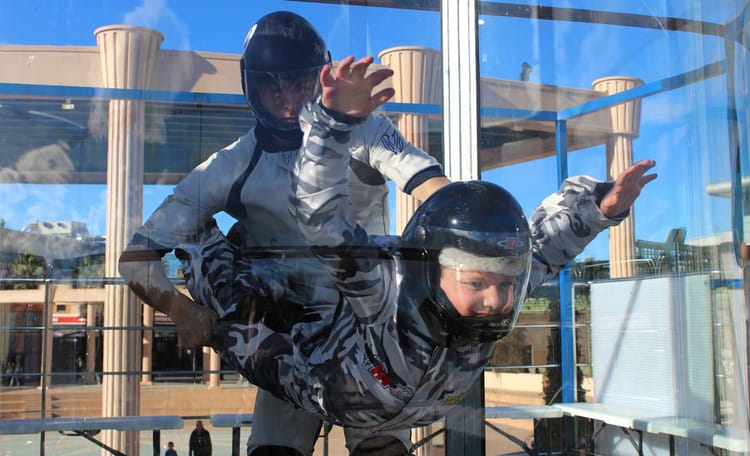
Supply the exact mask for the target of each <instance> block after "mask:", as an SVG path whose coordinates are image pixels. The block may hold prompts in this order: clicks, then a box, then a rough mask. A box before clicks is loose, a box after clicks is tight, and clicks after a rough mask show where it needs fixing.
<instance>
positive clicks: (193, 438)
mask: <svg viewBox="0 0 750 456" xmlns="http://www.w3.org/2000/svg"><path fill="white" fill-rule="evenodd" d="M188 456H211V434H209V432H208V431H207V430H206V429H204V428H203V421H201V420H198V421H196V422H195V429H193V432H191V433H190V450H189V451H188Z"/></svg>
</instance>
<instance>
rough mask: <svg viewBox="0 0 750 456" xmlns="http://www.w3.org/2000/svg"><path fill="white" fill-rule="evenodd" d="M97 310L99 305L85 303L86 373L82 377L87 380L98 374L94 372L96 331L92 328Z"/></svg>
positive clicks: (94, 324)
mask: <svg viewBox="0 0 750 456" xmlns="http://www.w3.org/2000/svg"><path fill="white" fill-rule="evenodd" d="M98 312H99V306H96V305H94V304H92V303H87V304H86V374H85V376H84V378H85V379H86V380H87V381H88V382H93V381H94V379H95V378H98V377H97V376H98V375H99V374H94V372H95V371H96V343H97V342H96V341H97V339H96V333H97V330H96V329H94V327H95V326H96V321H97V318H96V317H97V314H98Z"/></svg>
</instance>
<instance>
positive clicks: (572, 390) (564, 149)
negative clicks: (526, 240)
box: [555, 119, 577, 448]
mask: <svg viewBox="0 0 750 456" xmlns="http://www.w3.org/2000/svg"><path fill="white" fill-rule="evenodd" d="M555 152H556V155H557V184H558V186H559V185H561V184H562V182H563V181H564V180H565V179H567V178H568V121H567V120H562V119H558V120H557V121H556V123H555ZM558 280H559V287H560V385H561V386H560V387H561V388H562V401H563V402H575V401H576V389H577V385H576V358H577V357H576V332H575V329H576V327H575V323H576V321H575V309H574V308H573V284H572V279H571V275H570V266H566V267H565V268H564V269H563V270H561V271H560V273H559V274H558ZM575 435H576V429H575V421H574V418H571V417H564V418H563V448H575V446H576V438H575Z"/></svg>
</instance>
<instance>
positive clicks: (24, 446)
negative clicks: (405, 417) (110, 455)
mask: <svg viewBox="0 0 750 456" xmlns="http://www.w3.org/2000/svg"><path fill="white" fill-rule="evenodd" d="M495 423H496V424H498V422H495ZM186 424H187V423H186ZM519 424H521V426H518V425H519ZM529 427H530V424H527V425H523V423H520V422H512V421H506V424H504V425H502V429H504V430H505V431H512V432H513V433H514V434H516V435H518V436H519V437H524V436H526V437H525V438H527V439H528V438H529V437H530V435H529V434H530V429H528V428H529ZM207 429H209V431H210V432H211V440H212V442H213V446H214V455H215V456H225V455H226V456H229V455H231V454H232V451H231V437H232V434H231V430H230V429H224V428H221V429H212V428H211V427H210V426H207ZM191 430H192V425H191V426H190V427H189V428H188V429H183V430H168V431H162V434H161V446H162V453H161V454H164V451H166V444H167V442H168V441H170V440H171V441H173V442H175V449H176V450H177V454H178V455H179V456H187V454H188V439H189V437H190V431H191ZM247 436H248V429H247V428H244V429H242V432H241V436H240V442H241V445H240V448H241V451H240V454H241V455H244V446H245V442H246V440H247ZM434 442H435V443H434V444H433V445H430V447H429V449H427V450H426V451H424V456H445V450H444V448H443V440H442V439H441V438H437V439H435V441H434ZM487 444H488V445H487V446H488V451H487V453H486V454H487V455H488V456H489V455H492V456H497V455H506V454H509V453H518V452H521V451H522V450H521V449H520V448H519V447H518V446H516V445H514V444H511V443H509V442H508V441H507V440H505V439H504V438H503V437H502V436H500V435H499V434H497V433H495V432H493V431H492V430H491V429H489V428H487ZM41 447H42V445H41V436H39V435H22V436H19V435H6V436H2V435H0V456H37V455H45V456H84V455H86V456H88V455H98V454H100V450H99V448H98V447H97V446H96V445H94V444H93V443H91V442H89V441H87V440H86V439H84V438H82V437H76V436H64V435H61V434H59V433H56V432H48V433H46V434H45V436H44V450H42V448H41ZM324 449H325V442H324V441H323V439H321V440H319V441H318V445H317V447H316V450H315V455H321V456H322V455H325V451H324ZM152 454H153V444H152V438H151V432H142V433H141V456H151V455H152ZM346 454H347V451H346V449H345V447H344V439H343V435H342V433H341V431H340V429H337V428H335V429H334V430H333V431H332V433H331V435H330V437H329V439H328V455H329V456H345V455H346Z"/></svg>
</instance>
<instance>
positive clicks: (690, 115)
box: [0, 0, 741, 258]
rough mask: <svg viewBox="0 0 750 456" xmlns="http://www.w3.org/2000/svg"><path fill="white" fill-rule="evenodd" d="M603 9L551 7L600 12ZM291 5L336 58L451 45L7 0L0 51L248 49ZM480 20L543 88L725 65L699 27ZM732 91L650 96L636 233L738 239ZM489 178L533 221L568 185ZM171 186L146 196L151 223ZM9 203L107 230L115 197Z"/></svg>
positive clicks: (190, 10)
mask: <svg viewBox="0 0 750 456" xmlns="http://www.w3.org/2000/svg"><path fill="white" fill-rule="evenodd" d="M519 3H525V2H519ZM600 3H601V2H598V1H595V0H586V1H576V2H575V3H573V2H572V1H551V2H549V3H547V4H549V5H552V6H561V7H578V8H592V9H597V8H600V7H599V6H598V5H599V4H600ZM607 3H608V5H607V8H608V9H609V10H611V11H620V12H628V13H636V14H646V15H655V16H675V17H682V18H689V19H702V20H706V21H712V22H725V21H726V20H727V19H728V18H730V17H731V16H733V15H734V14H735V12H736V11H738V10H739V7H738V5H739V4H740V3H741V2H740V1H739V0H737V1H729V0H720V1H710V0H706V1H703V2H695V1H688V0H685V1H683V2H680V1H675V0H660V1H645V0H644V1H632V0H620V1H614V0H612V1H609V2H607ZM532 4H538V3H537V2H533V3H532ZM279 9H287V10H292V11H295V12H298V13H300V14H302V15H303V16H305V17H307V18H308V19H309V20H310V21H311V22H312V23H313V24H314V25H315V26H316V27H317V28H318V29H319V30H320V31H321V34H322V35H323V37H324V39H325V40H326V42H327V43H328V45H329V47H330V49H331V52H332V54H333V57H334V59H341V58H343V57H345V56H346V55H349V54H354V55H356V56H363V55H368V54H373V55H377V53H378V52H379V51H381V50H383V49H386V48H389V47H393V46H400V45H419V46H428V47H433V48H439V47H440V23H439V20H440V19H439V15H438V14H437V13H435V12H414V11H408V10H399V9H379V8H371V9H367V8H361V7H342V6H339V5H321V4H314V3H308V2H295V1H286V0H263V1H259V0H253V1H244V2H239V1H222V0H214V1H212V2H205V1H200V2H199V1H186V0H183V1H176V0H171V1H169V0H137V1H131V0H116V1H115V0H76V1H73V0H65V1H62V0H58V1H51V0H29V1H24V2H17V1H11V0H0V44H6V45H8V44H13V45H16V44H20V45H26V44H28V45H32V44H33V45H42V44H48V45H79V46H94V45H95V40H94V36H93V31H94V30H95V29H96V28H97V27H100V26H103V25H110V24H117V23H128V24H135V25H142V26H147V27H151V28H154V29H157V30H159V31H160V32H161V33H162V34H163V35H164V37H165V40H164V42H163V43H162V49H178V50H197V51H213V52H226V53H239V52H240V51H241V45H242V40H243V38H244V36H245V34H246V32H247V29H248V28H249V26H250V25H251V24H252V23H253V22H254V21H255V20H256V19H257V18H259V17H260V16H262V15H263V14H266V13H268V12H271V11H275V10H279ZM482 19H483V22H484V23H483V25H481V26H480V43H479V46H480V49H479V57H480V61H481V72H482V76H487V77H493V78H504V79H513V80H515V79H517V78H518V74H519V71H520V64H521V62H528V63H530V64H531V65H532V67H533V70H532V73H531V77H530V81H531V82H538V83H543V84H550V85H559V86H567V87H577V88H583V89H590V88H591V83H592V81H593V80H594V79H596V78H599V77H602V76H609V75H617V74H624V75H631V76H636V77H639V78H641V79H643V80H644V81H645V82H647V83H648V82H653V81H657V80H659V79H661V78H664V77H668V76H672V75H675V74H679V73H682V72H685V71H688V70H691V69H694V68H697V67H700V66H702V65H705V64H707V63H710V62H713V61H716V60H721V59H722V58H723V42H722V40H719V39H716V38H713V37H702V36H698V35H694V34H689V33H677V32H668V31H665V30H658V29H657V30H641V29H634V28H628V27H617V26H602V25H591V24H578V23H572V22H557V23H554V24H552V23H550V22H546V21H529V20H521V19H512V18H502V17H483V18H482ZM0 75H2V71H1V70H0ZM0 82H2V77H1V76H0ZM725 94H726V88H725V83H724V79H723V78H714V79H712V80H708V81H705V82H702V83H698V84H694V85H692V86H689V87H687V88H683V89H679V90H676V91H674V92H671V93H668V94H661V95H657V96H654V97H651V98H649V99H646V100H644V102H643V109H642V116H641V132H640V137H639V138H638V139H636V140H635V142H634V158H635V159H636V160H637V159H641V158H654V159H656V160H657V170H656V171H657V172H658V173H659V175H660V177H659V179H658V180H657V181H656V182H654V183H653V184H651V185H650V186H649V187H648V188H647V190H646V191H645V192H644V195H643V196H642V197H641V198H640V199H639V201H638V203H637V205H636V237H637V238H642V239H648V240H655V241H662V240H664V239H665V238H666V236H667V233H668V231H669V229H670V228H673V227H687V228H688V239H690V238H693V237H700V236H706V235H711V234H716V233H722V232H725V231H728V229H729V215H728V213H729V209H728V203H727V201H725V200H723V199H722V198H716V197H709V196H707V195H706V193H705V185H707V184H708V183H712V182H717V181H721V180H725V179H727V177H728V172H729V171H728V168H729V167H728V160H727V159H726V157H727V152H726V133H725V132H726V126H725V125H724V123H723V122H722V119H721V114H719V115H717V114H716V113H717V112H719V113H721V110H722V108H724V104H725V103H724V100H725V98H726V95H725ZM717 132H718V134H717ZM707 151H716V153H715V154H709V153H707ZM604 155H605V154H604V148H603V147H596V148H592V149H588V150H583V151H577V152H575V153H572V154H571V155H570V158H569V160H570V174H589V175H592V176H594V177H597V178H601V179H603V178H604V177H605V162H604ZM483 178H485V179H490V180H493V181H496V182H498V183H501V184H502V185H505V186H506V187H508V188H509V189H510V190H511V191H512V192H513V193H514V194H515V195H516V196H517V197H518V199H519V200H520V201H521V203H522V205H523V206H524V209H525V210H526V211H527V212H529V213H530V212H531V211H532V210H533V208H534V207H535V205H536V204H537V203H538V202H539V201H541V199H542V198H543V197H544V196H546V195H547V194H549V193H550V192H552V191H554V189H555V188H556V171H555V162H554V159H544V160H536V161H534V162H527V163H524V164H522V165H518V166H514V167H508V168H501V169H498V170H494V171H492V172H489V173H486V174H485V175H484V176H483ZM168 190H169V188H163V187H149V188H147V189H146V191H145V194H144V198H145V203H144V210H145V212H146V214H145V215H148V213H150V211H151V210H153V209H154V208H155V207H156V205H158V203H159V202H160V201H161V199H162V198H163V197H164V195H165V194H166V192H168ZM0 198H2V199H3V201H4V209H3V213H2V214H0V216H2V217H3V218H5V220H6V223H7V226H8V227H10V228H17V229H18V228H22V227H23V226H24V225H25V224H26V223H29V222H31V221H34V220H36V219H39V220H69V219H74V220H82V221H85V222H87V223H88V225H89V228H90V230H91V232H92V234H102V233H103V231H104V210H105V208H106V197H105V195H104V189H103V187H101V186H85V185H79V186H53V185H45V186H31V185H7V184H4V185H2V186H0ZM606 249H607V247H606V234H603V235H602V236H600V237H599V238H598V239H597V240H596V241H595V242H594V243H593V244H592V245H591V247H590V248H589V249H587V251H586V253H585V254H584V256H594V257H596V258H603V257H606V255H607V253H606V252H607V250H606Z"/></svg>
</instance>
